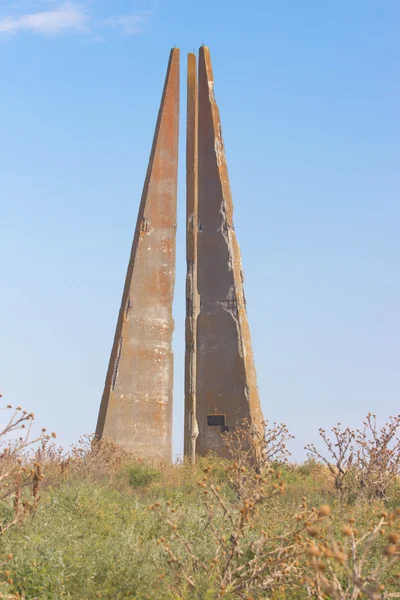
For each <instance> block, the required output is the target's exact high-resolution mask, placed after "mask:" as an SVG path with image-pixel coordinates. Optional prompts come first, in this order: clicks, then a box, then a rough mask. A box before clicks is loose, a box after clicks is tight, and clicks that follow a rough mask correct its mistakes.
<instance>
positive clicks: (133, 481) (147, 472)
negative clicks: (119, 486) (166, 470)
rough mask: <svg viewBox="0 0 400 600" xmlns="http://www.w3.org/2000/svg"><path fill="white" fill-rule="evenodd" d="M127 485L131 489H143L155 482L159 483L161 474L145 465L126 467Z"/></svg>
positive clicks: (137, 464) (134, 464)
mask: <svg viewBox="0 0 400 600" xmlns="http://www.w3.org/2000/svg"><path fill="white" fill-rule="evenodd" d="M126 475H127V477H128V481H129V484H130V485H131V486H132V487H133V488H143V487H147V486H149V485H150V484H151V483H154V482H155V481H160V479H161V478H162V473H161V471H159V470H158V469H156V468H155V467H153V466H151V465H147V464H145V463H139V462H138V463H133V464H130V465H128V466H127V467H126Z"/></svg>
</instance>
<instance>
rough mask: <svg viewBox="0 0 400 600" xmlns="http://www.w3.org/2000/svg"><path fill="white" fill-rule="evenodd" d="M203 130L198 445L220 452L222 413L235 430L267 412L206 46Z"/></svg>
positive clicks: (201, 65)
mask: <svg viewBox="0 0 400 600" xmlns="http://www.w3.org/2000/svg"><path fill="white" fill-rule="evenodd" d="M198 135H199V149H198V160H199V174H198V177H199V179H198V181H199V185H198V206H199V217H198V218H199V225H198V245H197V251H198V272H197V277H198V292H199V294H200V312H199V316H198V319H197V369H196V370H197V372H196V381H197V384H196V396H197V421H198V426H199V437H198V440H197V452H198V453H199V454H205V453H207V452H208V451H209V450H212V451H214V452H216V453H218V454H219V455H222V456H223V455H226V449H225V446H224V443H223V440H222V436H221V425H220V424H221V422H222V420H223V421H224V423H225V426H228V427H229V429H230V431H233V430H234V429H235V427H236V426H237V425H238V424H240V423H241V421H242V420H243V419H244V418H247V419H248V420H249V421H250V422H251V423H252V424H254V425H256V426H257V427H261V423H262V413H261V407H260V400H259V394H258V388H257V381H256V371H255V367H254V360H253V352H252V347H251V340H250V331H249V326H248V321H247V314H246V303H245V297H244V292H243V271H242V266H241V258H240V250H239V245H238V243H237V240H236V235H235V231H234V228H233V221H232V218H233V205H232V197H231V191H230V185H229V179H228V169H227V164H226V159H225V150H224V143H223V140H222V133H221V122H220V116H219V111H218V107H217V104H216V101H215V97H214V79H213V73H212V66H211V59H210V53H209V50H208V48H206V47H204V46H203V47H201V48H200V52H199V121H198ZM213 415H219V418H218V417H217V418H213ZM209 417H211V418H209ZM209 421H210V423H212V422H215V423H220V424H219V425H215V424H214V425H211V424H210V425H209V424H208V422H209Z"/></svg>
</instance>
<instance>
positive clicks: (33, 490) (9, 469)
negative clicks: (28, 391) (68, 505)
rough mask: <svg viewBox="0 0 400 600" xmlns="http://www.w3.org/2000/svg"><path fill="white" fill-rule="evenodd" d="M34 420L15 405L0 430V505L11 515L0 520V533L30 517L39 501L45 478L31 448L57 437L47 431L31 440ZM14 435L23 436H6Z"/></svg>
mask: <svg viewBox="0 0 400 600" xmlns="http://www.w3.org/2000/svg"><path fill="white" fill-rule="evenodd" d="M6 410H12V406H11V405H10V404H9V405H7V407H6ZM33 420H34V414H33V413H28V412H27V411H26V410H22V408H21V407H20V406H18V407H17V408H16V409H15V410H14V412H13V413H12V415H11V417H10V419H9V421H8V423H7V425H6V426H5V427H4V428H3V430H2V431H0V440H1V449H0V452H1V453H0V503H1V506H2V507H3V506H4V507H7V509H8V511H10V510H11V513H12V516H11V517H10V516H9V515H8V518H6V519H4V518H2V519H1V520H0V534H2V533H4V532H5V531H7V529H9V528H10V527H12V526H14V525H16V524H17V523H20V522H21V521H23V520H24V518H25V517H26V516H27V515H28V514H32V513H33V512H34V510H35V509H36V507H37V504H38V502H39V499H40V496H39V491H40V486H41V484H42V481H43V479H44V473H43V464H42V462H41V461H40V460H35V457H34V455H33V456H32V453H31V452H30V449H31V448H32V446H34V445H35V444H42V446H43V447H45V445H46V444H47V443H48V441H49V440H50V439H51V438H54V437H56V436H55V434H54V433H52V434H51V435H48V434H47V433H46V429H42V431H41V433H40V434H39V435H38V436H36V437H32V436H31V429H32V423H33ZM16 432H18V433H19V432H22V435H19V437H17V438H13V439H9V440H7V436H8V435H10V434H14V435H15V433H16ZM4 438H6V439H5V440H4ZM3 440H4V441H3Z"/></svg>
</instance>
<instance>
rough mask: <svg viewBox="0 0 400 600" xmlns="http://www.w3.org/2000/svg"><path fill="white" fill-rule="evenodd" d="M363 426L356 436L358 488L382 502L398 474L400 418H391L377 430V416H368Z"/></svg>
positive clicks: (399, 462) (399, 466)
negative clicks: (380, 499) (381, 499)
mask: <svg viewBox="0 0 400 600" xmlns="http://www.w3.org/2000/svg"><path fill="white" fill-rule="evenodd" d="M363 425H364V427H363V429H362V430H357V434H356V444H357V446H356V457H357V471H358V473H359V485H360V488H361V489H362V490H364V492H365V493H366V494H367V495H369V496H376V497H378V498H385V497H386V492H387V489H388V488H389V486H390V485H391V484H392V483H393V482H394V481H395V480H396V479H397V478H398V477H399V474H400V440H399V438H398V437H396V436H397V433H398V430H399V427H400V415H398V416H397V417H390V418H389V421H388V422H387V423H385V425H384V426H383V427H382V428H381V429H380V430H379V429H378V427H377V424H376V415H372V414H371V413H369V414H368V415H367V417H366V419H365V421H364V423H363Z"/></svg>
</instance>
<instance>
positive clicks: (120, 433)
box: [96, 49, 179, 462]
mask: <svg viewBox="0 0 400 600" xmlns="http://www.w3.org/2000/svg"><path fill="white" fill-rule="evenodd" d="M178 129H179V50H178V49H173V50H171V54H170V59H169V64H168V70H167V76H166V80H165V85H164V91H163V96H162V100H161V106H160V110H159V114H158V120H157V125H156V130H155V134H154V140H153V146H152V150H151V154H150V160H149V166H148V170H147V175H146V179H145V183H144V187H143V193H142V199H141V203H140V208H139V215H138V219H137V224H136V230H135V235H134V240H133V244H132V251H131V256H130V261H129V265H128V270H127V275H126V280H125V287H124V292H123V296H122V302H121V308H120V311H119V316H118V322H117V327H116V332H115V337H114V343H113V347H112V351H111V357H110V362H109V366H108V371H107V376H106V382H105V387H104V393H103V397H102V401H101V405H100V411H99V417H98V422H97V429H96V435H97V436H98V437H99V438H102V437H103V438H108V439H111V440H113V441H114V442H115V443H117V444H119V445H120V446H122V447H123V448H124V449H126V450H128V451H130V452H134V453H135V454H137V455H138V456H142V457H146V458H149V459H155V460H164V461H167V462H170V461H171V458H172V389H173V354H172V348H171V340H172V332H173V329H174V322H173V318H172V301H173V293H174V284H175V237H176V198H177V170H178Z"/></svg>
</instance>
